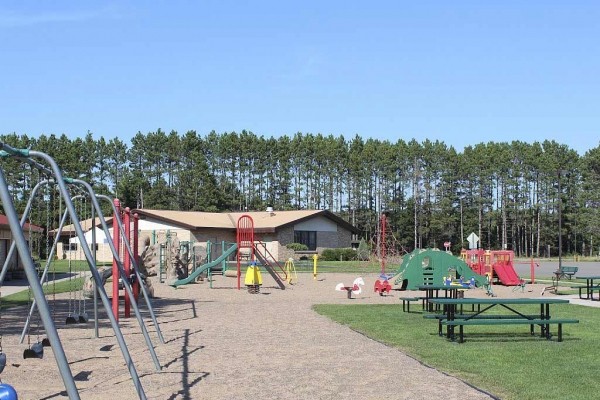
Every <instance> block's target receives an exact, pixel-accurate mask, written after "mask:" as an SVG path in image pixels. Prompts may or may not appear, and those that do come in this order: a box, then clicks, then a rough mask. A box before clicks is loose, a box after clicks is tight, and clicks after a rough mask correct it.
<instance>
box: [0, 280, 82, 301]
mask: <svg viewBox="0 0 600 400" xmlns="http://www.w3.org/2000/svg"><path fill="white" fill-rule="evenodd" d="M83 280H84V278H83V277H81V278H73V279H71V280H70V281H69V280H65V281H61V282H57V283H56V284H54V283H52V282H50V283H48V284H44V286H43V289H44V293H45V294H46V299H51V298H52V294H53V293H56V294H58V293H66V292H70V291H77V290H81V288H82V287H83ZM30 296H31V298H33V294H32V293H30V291H29V290H23V291H21V292H18V293H14V294H11V295H7V296H2V309H4V308H10V307H15V306H19V305H23V304H27V303H29V301H30V300H29V297H30Z"/></svg>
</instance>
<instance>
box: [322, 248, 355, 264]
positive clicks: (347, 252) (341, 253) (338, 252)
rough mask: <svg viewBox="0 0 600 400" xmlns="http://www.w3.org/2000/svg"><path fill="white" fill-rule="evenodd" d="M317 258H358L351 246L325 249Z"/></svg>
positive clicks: (348, 259) (328, 259)
mask: <svg viewBox="0 0 600 400" xmlns="http://www.w3.org/2000/svg"><path fill="white" fill-rule="evenodd" d="M319 258H320V259H321V260H323V261H354V260H357V259H358V257H357V254H356V251H354V250H353V249H351V248H343V249H325V250H323V253H321V257H319Z"/></svg>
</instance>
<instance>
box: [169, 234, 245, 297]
mask: <svg viewBox="0 0 600 400" xmlns="http://www.w3.org/2000/svg"><path fill="white" fill-rule="evenodd" d="M236 250H237V244H235V243H234V244H233V245H232V246H231V247H230V248H228V249H227V250H225V252H223V254H221V256H220V257H219V258H217V259H216V260H214V261H211V262H209V263H206V264H204V265H202V266H200V267H198V268H196V270H195V271H194V272H192V273H191V274H190V275H189V276H188V277H187V278H183V279H179V280H176V281H175V282H173V283H171V284H170V285H171V286H173V287H177V286H182V285H187V284H188V283H192V282H195V281H196V278H198V276H199V275H200V274H201V273H203V272H204V271H206V270H207V269H210V268H214V267H216V266H217V265H219V264H220V263H221V262H223V261H224V260H226V259H227V258H228V257H229V256H230V255H231V254H233V253H234V252H235V251H236Z"/></svg>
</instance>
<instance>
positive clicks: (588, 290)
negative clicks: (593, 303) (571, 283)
mask: <svg viewBox="0 0 600 400" xmlns="http://www.w3.org/2000/svg"><path fill="white" fill-rule="evenodd" d="M576 278H577V279H585V286H579V287H578V288H577V289H579V298H580V299H583V300H594V292H596V291H597V292H598V300H600V284H594V280H596V281H597V280H600V275H589V276H580V275H578V276H576ZM583 290H585V294H586V296H585V297H583V293H582V292H583Z"/></svg>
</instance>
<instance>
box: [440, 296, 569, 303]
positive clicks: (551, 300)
mask: <svg viewBox="0 0 600 400" xmlns="http://www.w3.org/2000/svg"><path fill="white" fill-rule="evenodd" d="M429 302H431V303H433V304H442V305H444V304H458V305H460V304H566V303H569V300H568V299H558V298H556V297H545V298H542V299H539V298H537V299H535V298H527V299H523V298H520V299H498V298H462V299H446V298H440V299H431V300H429Z"/></svg>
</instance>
